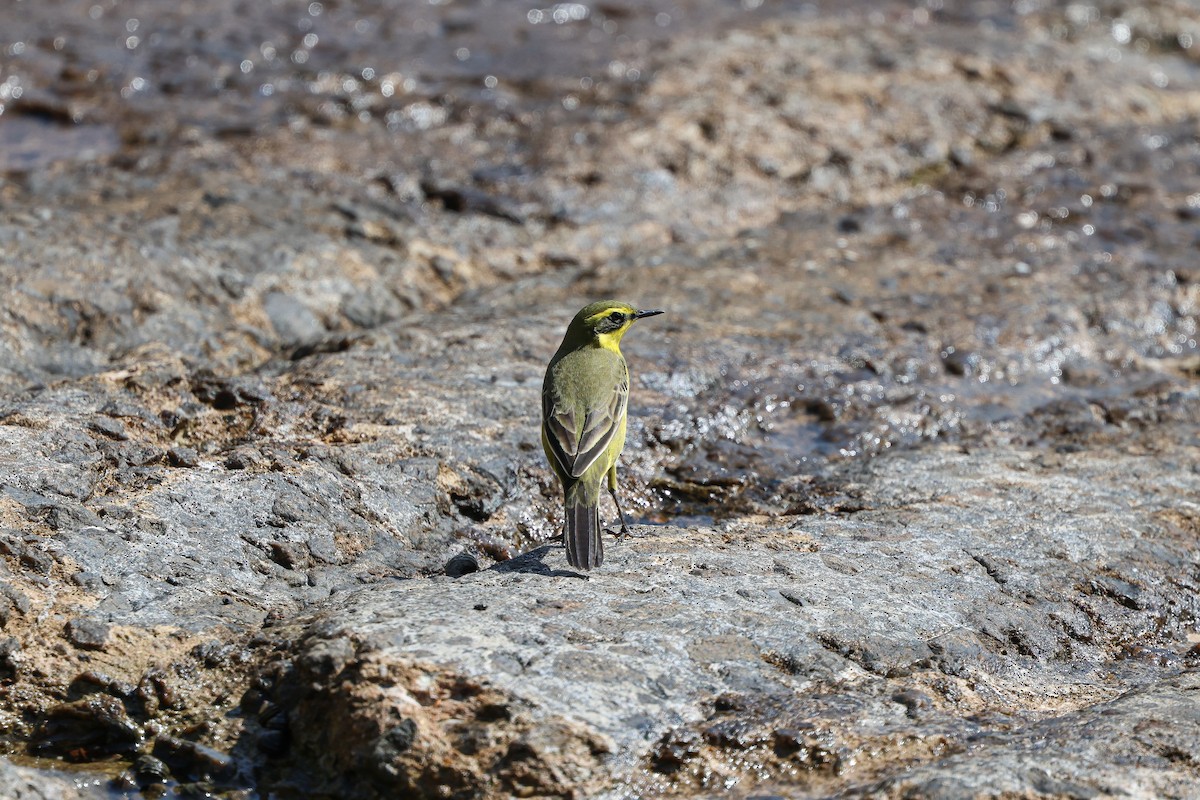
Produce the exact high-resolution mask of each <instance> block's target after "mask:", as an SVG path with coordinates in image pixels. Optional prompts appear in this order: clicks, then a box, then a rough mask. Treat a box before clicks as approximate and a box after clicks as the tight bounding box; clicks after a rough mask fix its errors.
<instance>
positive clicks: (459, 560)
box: [445, 550, 479, 578]
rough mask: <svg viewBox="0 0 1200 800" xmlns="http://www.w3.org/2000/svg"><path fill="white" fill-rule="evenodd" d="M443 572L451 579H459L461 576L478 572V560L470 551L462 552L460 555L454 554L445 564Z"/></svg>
mask: <svg viewBox="0 0 1200 800" xmlns="http://www.w3.org/2000/svg"><path fill="white" fill-rule="evenodd" d="M445 571H446V574H447V575H449V576H450V577H451V578H461V577H462V576H463V575H469V574H471V573H472V572H478V571H479V558H478V557H477V556H476V555H475V554H474V553H472V552H471V551H470V550H463V551H462V552H460V553H456V554H454V555H453V556H452V557H451V558H450V560H449V561H447V562H446V567H445Z"/></svg>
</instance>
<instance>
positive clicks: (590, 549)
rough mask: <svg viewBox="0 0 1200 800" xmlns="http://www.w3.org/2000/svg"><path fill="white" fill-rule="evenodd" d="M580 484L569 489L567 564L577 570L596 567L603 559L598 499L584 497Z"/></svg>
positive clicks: (567, 494)
mask: <svg viewBox="0 0 1200 800" xmlns="http://www.w3.org/2000/svg"><path fill="white" fill-rule="evenodd" d="M581 489H582V487H580V486H579V484H576V485H575V486H572V487H571V488H570V489H568V490H567V492H566V503H565V505H566V517H567V524H566V529H565V530H564V531H563V539H564V542H565V544H566V546H567V563H568V564H570V565H571V566H572V567H575V568H576V569H594V568H596V567H598V566H600V564H601V562H603V561H604V541H603V540H602V539H601V538H600V534H601V533H602V531H601V529H600V503H599V498H598V497H597V498H590V499H589V498H587V497H585V496H584V494H585V493H584V492H583V491H582V490H581Z"/></svg>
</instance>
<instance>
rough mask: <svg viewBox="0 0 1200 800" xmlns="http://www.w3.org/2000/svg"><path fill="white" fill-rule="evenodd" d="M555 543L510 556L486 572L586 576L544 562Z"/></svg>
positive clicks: (560, 576)
mask: <svg viewBox="0 0 1200 800" xmlns="http://www.w3.org/2000/svg"><path fill="white" fill-rule="evenodd" d="M553 547H555V545H550V544H544V545H542V546H541V547H537V548H534V549H533V550H530V551H528V552H526V553H521V555H519V556H515V557H514V558H510V559H509V560H508V561H501V562H500V563H498V564H493V565H492V566H490V567H488V569H487V571H488V572H499V573H510V572H523V573H528V574H532V575H544V576H546V577H548V578H584V579H586V578H587V577H588V576H587V575H585V574H584V573H582V572H575V571H574V570H569V569H551V567H550V566H549V565H548V564H546V563H544V561H543V559H545V557H546V555H547V554H548V553H549V552H550V550H551V549H552V548H553Z"/></svg>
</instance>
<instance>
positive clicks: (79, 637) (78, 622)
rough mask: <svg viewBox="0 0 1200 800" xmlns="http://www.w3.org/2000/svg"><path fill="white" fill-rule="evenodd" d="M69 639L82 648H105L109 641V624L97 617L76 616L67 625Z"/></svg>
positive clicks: (66, 631)
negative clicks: (96, 618)
mask: <svg viewBox="0 0 1200 800" xmlns="http://www.w3.org/2000/svg"><path fill="white" fill-rule="evenodd" d="M65 633H66V637H67V641H69V642H70V643H71V644H73V645H74V646H75V647H78V648H79V649H80V650H103V649H104V646H105V645H106V644H107V643H108V633H109V626H108V625H106V624H104V623H103V622H100V621H99V620H95V619H88V618H87V617H76V618H75V619H72V620H68V621H67V625H66V630H65Z"/></svg>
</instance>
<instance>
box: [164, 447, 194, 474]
mask: <svg viewBox="0 0 1200 800" xmlns="http://www.w3.org/2000/svg"><path fill="white" fill-rule="evenodd" d="M167 463H168V464H170V465H171V466H172V467H184V468H187V469H191V468H192V467H195V466H196V465H198V464H199V463H200V454H199V453H197V452H196V451H195V450H193V449H192V448H190V447H172V448H171V449H170V450H168V451H167Z"/></svg>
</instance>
